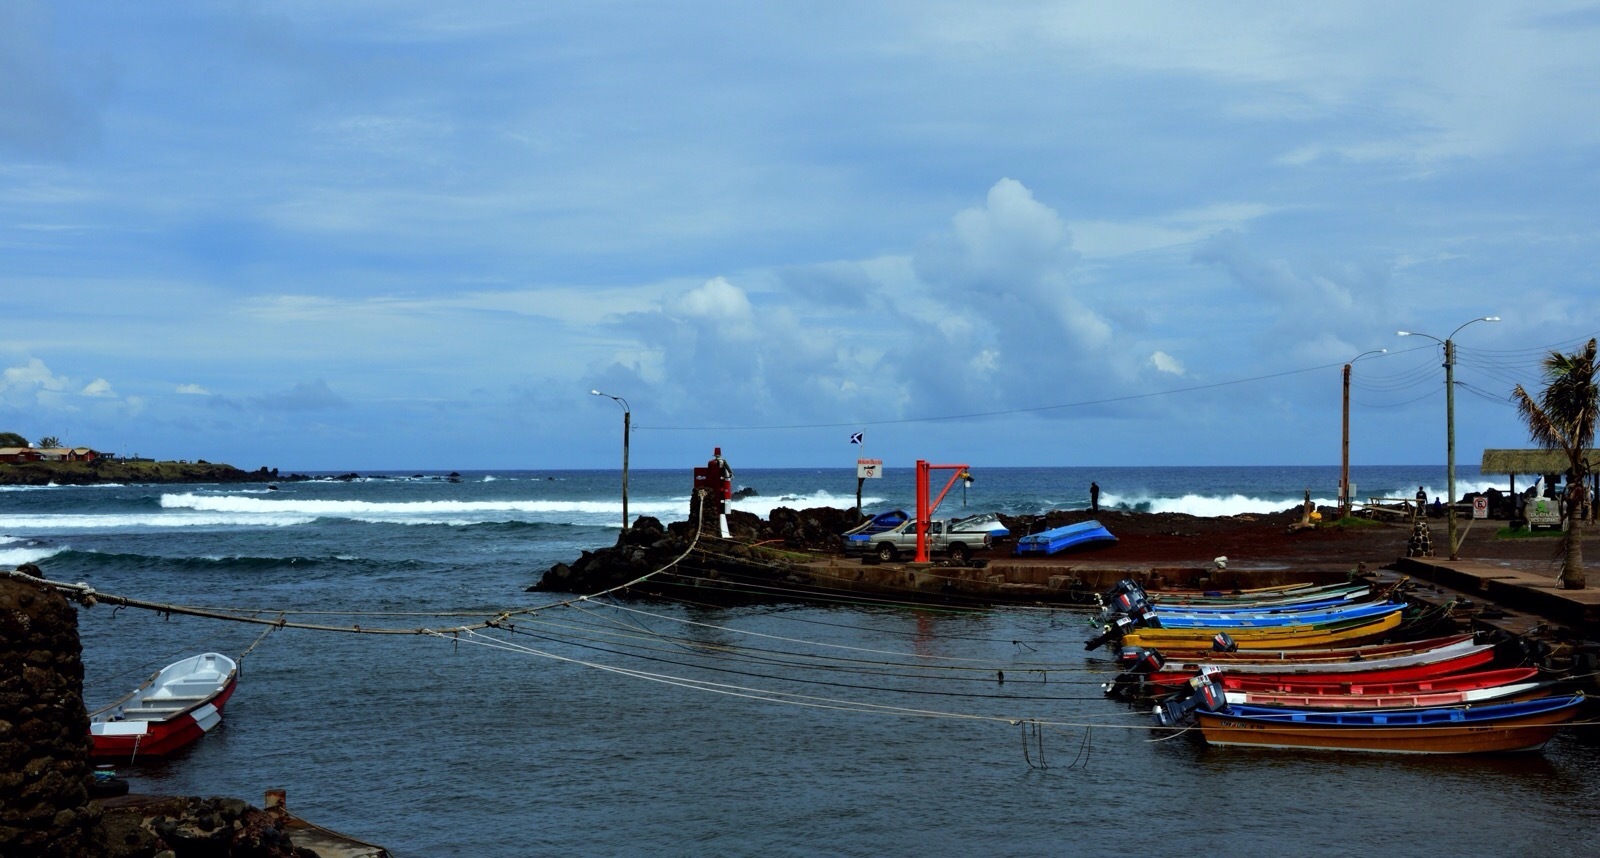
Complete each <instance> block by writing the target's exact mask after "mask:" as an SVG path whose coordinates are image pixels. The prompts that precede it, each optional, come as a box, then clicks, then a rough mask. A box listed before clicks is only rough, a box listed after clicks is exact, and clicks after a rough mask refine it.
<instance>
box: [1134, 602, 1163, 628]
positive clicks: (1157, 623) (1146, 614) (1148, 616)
mask: <svg viewBox="0 0 1600 858" xmlns="http://www.w3.org/2000/svg"><path fill="white" fill-rule="evenodd" d="M1128 616H1129V617H1130V618H1131V619H1132V620H1133V621H1134V622H1135V623H1137V624H1139V625H1141V626H1144V627H1145V628H1150V629H1159V628H1161V618H1160V617H1158V616H1156V609H1155V608H1151V607H1144V608H1140V609H1139V610H1137V611H1134V612H1133V613H1131V614H1129V615H1128Z"/></svg>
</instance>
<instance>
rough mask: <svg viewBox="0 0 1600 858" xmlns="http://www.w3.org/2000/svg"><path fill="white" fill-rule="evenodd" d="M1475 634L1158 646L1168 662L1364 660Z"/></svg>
mask: <svg viewBox="0 0 1600 858" xmlns="http://www.w3.org/2000/svg"><path fill="white" fill-rule="evenodd" d="M1474 637H1475V636H1474V635H1473V633H1472V632H1463V633H1461V634H1455V635H1444V636H1441V637H1434V638H1424V639H1422V640H1415V641H1399V642H1395V643H1380V644H1367V645H1366V646H1343V647H1327V648H1306V649H1285V650H1250V651H1247V652H1218V651H1217V650H1215V649H1164V650H1161V655H1162V657H1163V659H1164V660H1165V661H1166V662H1167V663H1169V664H1176V663H1181V662H1214V663H1216V664H1217V665H1218V666H1223V665H1227V664H1230V663H1233V662H1256V661H1328V662H1334V661H1366V660H1369V659H1373V658H1382V657H1386V656H1391V655H1407V654H1410V653H1414V652H1423V651H1426V650H1436V649H1440V648H1442V647H1447V646H1456V645H1460V644H1463V643H1470V642H1471V641H1472V640H1473V639H1474ZM1129 649H1131V648H1124V652H1123V653H1122V654H1121V655H1119V656H1118V661H1123V662H1132V661H1134V660H1135V659H1137V658H1138V655H1139V654H1138V653H1129V652H1128V650H1129Z"/></svg>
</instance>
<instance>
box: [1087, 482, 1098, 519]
mask: <svg viewBox="0 0 1600 858" xmlns="http://www.w3.org/2000/svg"><path fill="white" fill-rule="evenodd" d="M1089 511H1090V512H1099V511H1100V484H1099V483H1090V484H1089Z"/></svg>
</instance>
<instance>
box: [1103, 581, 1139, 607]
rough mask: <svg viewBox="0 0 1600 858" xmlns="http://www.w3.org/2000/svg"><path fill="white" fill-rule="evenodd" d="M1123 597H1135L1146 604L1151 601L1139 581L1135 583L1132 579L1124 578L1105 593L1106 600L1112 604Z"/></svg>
mask: <svg viewBox="0 0 1600 858" xmlns="http://www.w3.org/2000/svg"><path fill="white" fill-rule="evenodd" d="M1121 595H1128V596H1134V597H1136V598H1138V599H1139V600H1141V601H1145V602H1148V601H1150V597H1149V594H1147V593H1145V591H1144V588H1143V587H1141V586H1139V582H1138V581H1135V580H1133V579H1131V578H1124V579H1122V580H1121V581H1118V582H1117V583H1116V584H1115V585H1113V586H1112V587H1111V589H1109V590H1107V591H1106V593H1105V600H1106V601H1107V602H1111V601H1112V600H1114V599H1116V598H1117V597H1118V596H1121Z"/></svg>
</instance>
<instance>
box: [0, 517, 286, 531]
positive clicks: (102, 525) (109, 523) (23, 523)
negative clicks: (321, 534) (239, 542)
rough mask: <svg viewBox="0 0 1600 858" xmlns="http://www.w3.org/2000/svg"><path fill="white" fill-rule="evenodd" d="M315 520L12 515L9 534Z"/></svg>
mask: <svg viewBox="0 0 1600 858" xmlns="http://www.w3.org/2000/svg"><path fill="white" fill-rule="evenodd" d="M315 520H316V517H315V516H307V515H253V516H252V515H192V514H191V515H184V514H173V513H167V514H161V513H153V514H135V515H115V514H113V515H53V514H49V513H36V514H32V515H11V516H7V517H6V528H7V529H9V530H107V529H113V528H121V529H127V530H134V529H140V528H154V527H160V528H167V527H294V526H296V525H302V524H310V523H311V522H313V521H315Z"/></svg>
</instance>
